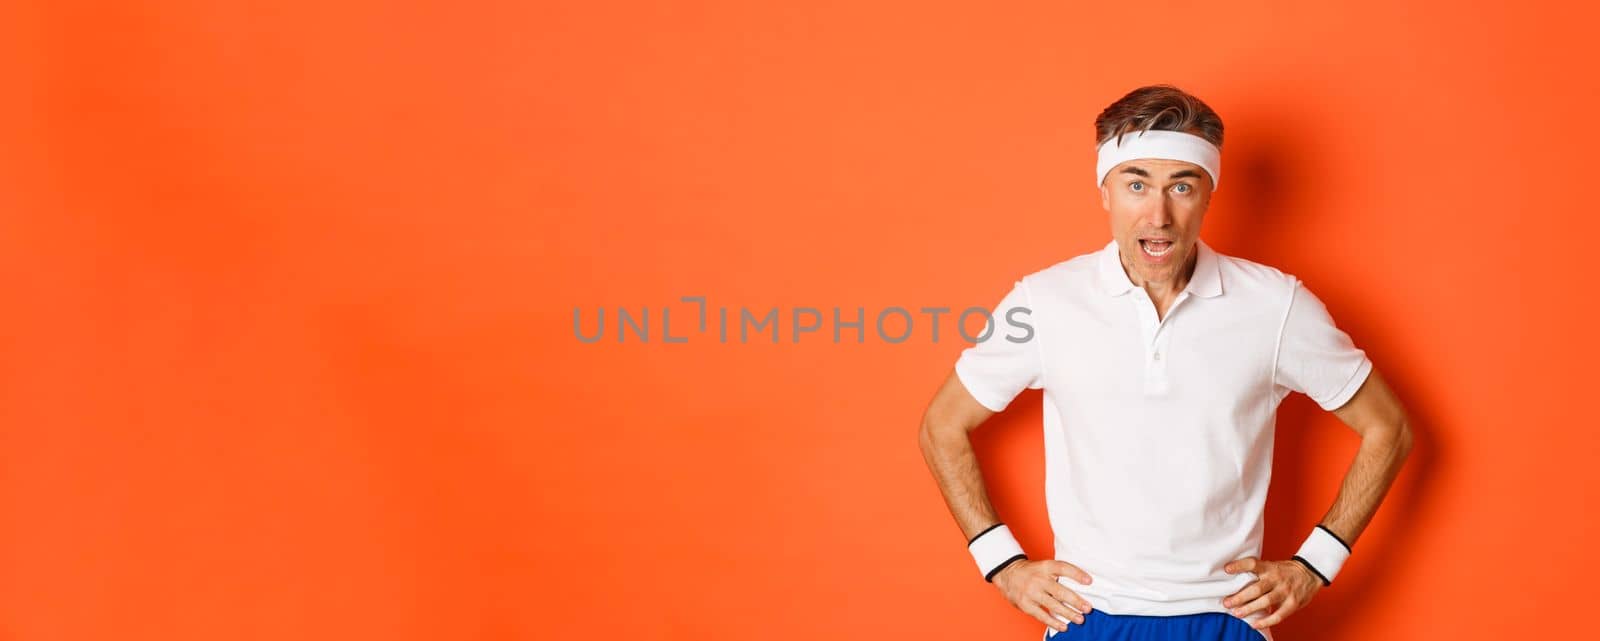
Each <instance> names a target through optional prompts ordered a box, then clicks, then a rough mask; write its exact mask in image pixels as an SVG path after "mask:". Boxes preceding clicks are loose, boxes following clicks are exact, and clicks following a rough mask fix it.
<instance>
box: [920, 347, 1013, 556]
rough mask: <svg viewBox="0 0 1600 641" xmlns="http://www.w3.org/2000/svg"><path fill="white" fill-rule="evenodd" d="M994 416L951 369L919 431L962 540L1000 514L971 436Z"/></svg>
mask: <svg viewBox="0 0 1600 641" xmlns="http://www.w3.org/2000/svg"><path fill="white" fill-rule="evenodd" d="M990 416H994V412H991V411H989V408H986V407H984V406H983V405H981V404H979V403H978V401H977V399H975V398H973V397H972V394H970V393H968V392H967V388H966V387H964V386H962V385H961V381H960V379H958V378H956V375H955V373H954V372H952V373H951V374H950V376H949V378H946V379H945V381H944V384H943V385H941V386H940V387H939V391H938V393H936V394H934V397H933V401H932V402H930V403H929V404H928V410H927V411H926V412H925V413H924V414H923V416H922V429H921V430H919V432H918V437H917V441H918V443H919V445H920V446H921V447H922V458H923V460H925V461H927V463H928V469H929V470H930V471H932V472H933V478H934V480H935V481H937V482H938V484H939V492H940V493H942V494H943V495H944V500H945V505H946V506H948V507H949V508H950V514H951V515H953V516H954V517H955V519H956V525H957V526H959V527H960V528H961V533H962V534H963V535H965V537H966V538H965V539H963V540H971V539H972V537H973V536H976V535H977V534H978V533H979V532H982V531H983V530H984V529H985V528H987V527H989V526H991V525H994V524H995V523H996V522H998V521H999V520H1000V519H999V517H998V516H997V515H996V514H995V511H994V506H993V505H991V504H990V503H989V494H988V491H987V490H986V489H985V488H984V485H983V473H982V472H981V471H980V470H979V469H978V457H977V455H976V454H974V453H973V451H972V439H971V438H969V437H968V433H969V432H971V431H972V430H974V429H977V427H978V426H979V425H981V424H982V423H983V422H984V421H985V420H988V418H989V417H990Z"/></svg>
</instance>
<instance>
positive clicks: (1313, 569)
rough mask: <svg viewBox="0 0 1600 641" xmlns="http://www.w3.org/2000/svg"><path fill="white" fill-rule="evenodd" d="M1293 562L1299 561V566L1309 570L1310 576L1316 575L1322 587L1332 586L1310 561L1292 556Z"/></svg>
mask: <svg viewBox="0 0 1600 641" xmlns="http://www.w3.org/2000/svg"><path fill="white" fill-rule="evenodd" d="M1324 529H1326V528H1324ZM1329 534H1333V533H1332V532H1329ZM1334 538H1339V537H1334ZM1294 560H1296V561H1299V562H1300V565H1304V566H1306V569H1307V570H1311V573H1312V574H1315V575H1317V578H1318V579H1320V580H1322V585H1324V586H1329V585H1333V582H1332V581H1329V580H1328V577H1325V576H1322V572H1321V571H1319V570H1317V566H1314V565H1312V564H1311V562H1310V561H1307V560H1305V559H1304V558H1302V557H1301V556H1300V555H1298V554H1296V555H1294Z"/></svg>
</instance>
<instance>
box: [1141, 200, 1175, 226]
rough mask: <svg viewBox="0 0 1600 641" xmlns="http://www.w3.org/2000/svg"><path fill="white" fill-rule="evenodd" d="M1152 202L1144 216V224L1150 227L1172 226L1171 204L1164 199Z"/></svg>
mask: <svg viewBox="0 0 1600 641" xmlns="http://www.w3.org/2000/svg"><path fill="white" fill-rule="evenodd" d="M1152 200H1154V201H1155V202H1154V203H1153V204H1151V206H1150V211H1149V212H1148V213H1146V214H1145V223H1146V224H1148V225H1150V226H1151V227H1166V226H1167V225H1170V224H1172V203H1171V202H1170V201H1169V200H1168V199H1166V198H1165V197H1163V198H1155V199H1152Z"/></svg>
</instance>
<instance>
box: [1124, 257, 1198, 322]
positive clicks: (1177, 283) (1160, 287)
mask: <svg viewBox="0 0 1600 641" xmlns="http://www.w3.org/2000/svg"><path fill="white" fill-rule="evenodd" d="M1117 257H1118V258H1119V259H1120V262H1121V263H1122V271H1124V272H1126V273H1127V274H1128V280H1129V281H1131V282H1132V283H1133V284H1134V285H1135V286H1137V287H1140V288H1142V289H1144V291H1145V293H1146V294H1149V295H1150V300H1153V301H1156V302H1158V303H1163V305H1161V306H1162V307H1164V306H1165V305H1164V303H1167V302H1170V301H1172V299H1173V298H1176V297H1177V295H1178V292H1181V291H1183V288H1184V287H1187V286H1188V285H1189V279H1190V278H1192V277H1193V276H1194V268H1195V265H1196V264H1197V263H1198V262H1199V260H1200V245H1199V244H1198V243H1196V244H1195V245H1192V246H1190V248H1189V255H1188V256H1186V257H1184V261H1183V268H1182V269H1179V270H1178V273H1177V275H1176V276H1174V277H1173V278H1172V279H1170V280H1164V281H1153V280H1144V279H1143V278H1142V277H1140V276H1139V270H1137V269H1134V268H1133V261H1131V260H1128V257H1127V256H1123V255H1122V254H1121V252H1118V253H1117Z"/></svg>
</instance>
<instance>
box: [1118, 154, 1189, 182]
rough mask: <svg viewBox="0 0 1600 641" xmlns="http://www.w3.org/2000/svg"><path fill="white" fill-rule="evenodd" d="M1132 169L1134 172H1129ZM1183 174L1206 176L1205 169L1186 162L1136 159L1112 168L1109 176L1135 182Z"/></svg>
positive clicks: (1164, 159)
mask: <svg viewBox="0 0 1600 641" xmlns="http://www.w3.org/2000/svg"><path fill="white" fill-rule="evenodd" d="M1130 169H1131V170H1133V171H1129V170H1130ZM1182 172H1191V173H1192V174H1193V175H1192V176H1187V177H1194V178H1198V177H1201V176H1205V175H1206V170H1205V168H1203V167H1201V166H1200V165H1196V164H1194V163H1192V162H1188V161H1186V160H1169V159H1166V158H1135V159H1133V160H1129V161H1127V162H1123V163H1120V164H1118V165H1117V166H1115V167H1112V168H1111V173H1110V174H1109V175H1110V176H1111V177H1114V178H1119V179H1124V180H1133V179H1135V178H1157V179H1167V178H1170V177H1171V176H1172V175H1173V174H1177V173H1182ZM1184 177H1185V176H1180V177H1179V179H1180V180H1181V179H1182V178H1184Z"/></svg>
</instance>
